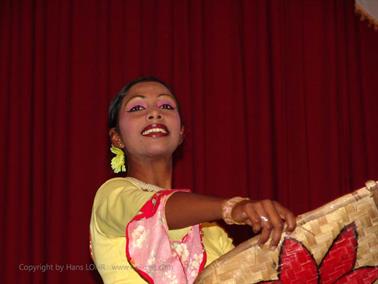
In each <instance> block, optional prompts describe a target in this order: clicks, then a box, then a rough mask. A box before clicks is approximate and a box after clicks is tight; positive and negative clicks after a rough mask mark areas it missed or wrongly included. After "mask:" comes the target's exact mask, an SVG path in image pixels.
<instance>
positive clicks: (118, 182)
mask: <svg viewBox="0 0 378 284" xmlns="http://www.w3.org/2000/svg"><path fill="white" fill-rule="evenodd" d="M138 189H139V188H138V186H137V185H135V184H134V183H133V182H131V181H130V180H129V179H128V178H124V177H115V178H111V179H108V180H107V181H105V182H104V183H103V184H102V185H101V186H100V187H99V188H98V190H97V192H96V197H95V199H102V198H106V197H107V196H109V195H110V194H115V193H120V192H122V191H124V190H138Z"/></svg>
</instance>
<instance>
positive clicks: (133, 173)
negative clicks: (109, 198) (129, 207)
mask: <svg viewBox="0 0 378 284" xmlns="http://www.w3.org/2000/svg"><path fill="white" fill-rule="evenodd" d="M127 176H129V177H133V178H136V179H138V180H140V181H143V182H145V183H149V184H154V185H157V186H159V187H162V188H172V159H159V160H143V161H140V160H139V161H135V160H131V159H130V160H128V163H127Z"/></svg>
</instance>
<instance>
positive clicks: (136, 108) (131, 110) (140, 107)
mask: <svg viewBox="0 0 378 284" xmlns="http://www.w3.org/2000/svg"><path fill="white" fill-rule="evenodd" d="M143 109H144V107H143V106H141V105H136V106H133V107H132V108H131V109H129V110H128V112H134V111H139V110H143Z"/></svg>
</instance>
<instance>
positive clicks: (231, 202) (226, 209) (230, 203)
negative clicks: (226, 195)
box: [222, 196, 249, 225]
mask: <svg viewBox="0 0 378 284" xmlns="http://www.w3.org/2000/svg"><path fill="white" fill-rule="evenodd" d="M244 200H249V198H248V197H240V196H237V197H233V198H231V199H228V200H226V201H225V202H224V203H223V204H222V218H223V220H224V221H225V222H226V224H228V225H233V224H236V225H244V224H245V223H240V222H236V221H235V220H234V219H233V218H232V216H231V213H232V209H234V207H235V205H236V204H238V203H239V202H241V201H244Z"/></svg>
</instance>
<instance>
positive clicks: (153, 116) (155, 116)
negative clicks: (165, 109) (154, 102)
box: [147, 109, 162, 120]
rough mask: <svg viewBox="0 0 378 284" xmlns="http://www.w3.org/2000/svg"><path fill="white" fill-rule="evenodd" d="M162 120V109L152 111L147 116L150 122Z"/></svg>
mask: <svg viewBox="0 0 378 284" xmlns="http://www.w3.org/2000/svg"><path fill="white" fill-rule="evenodd" d="M161 118H162V116H161V113H160V109H152V110H151V111H150V112H149V113H148V115H147V119H148V120H151V119H161Z"/></svg>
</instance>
